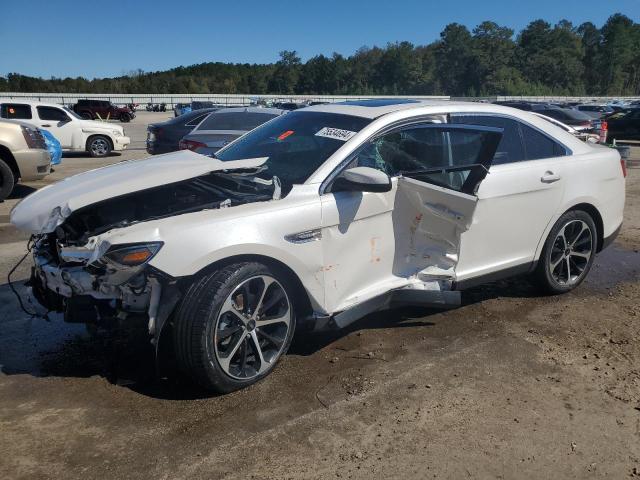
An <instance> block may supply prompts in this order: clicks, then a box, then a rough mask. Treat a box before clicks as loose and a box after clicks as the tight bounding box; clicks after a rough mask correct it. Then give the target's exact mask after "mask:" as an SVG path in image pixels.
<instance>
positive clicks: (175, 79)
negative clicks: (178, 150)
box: [0, 13, 640, 96]
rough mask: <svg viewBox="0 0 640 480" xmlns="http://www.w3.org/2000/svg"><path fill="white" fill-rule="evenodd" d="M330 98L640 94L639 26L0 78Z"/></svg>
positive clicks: (28, 85)
mask: <svg viewBox="0 0 640 480" xmlns="http://www.w3.org/2000/svg"><path fill="white" fill-rule="evenodd" d="M1 91H5V92H45V93H46V92H51V93H55V92H60V93H96V94H98V93H128V94H129V93H130V94H135V93H156V94H166V93H175V94H180V93H182V94H184V93H204V94H206V93H229V94H233V93H245V94H248V93H253V94H307V95H308V94H311V95H312V94H320V95H321V94H327V95H340V94H345V95H346V94H350V95H467V96H485V95H613V96H618V95H619V96H623V95H638V94H640V24H639V23H635V22H634V21H633V20H632V19H630V18H629V17H627V16H625V15H622V14H619V13H618V14H615V15H612V16H611V17H609V19H608V20H607V21H606V22H605V24H604V25H603V26H602V27H601V28H598V27H597V26H596V25H594V24H593V23H591V22H586V23H583V24H582V25H579V26H575V25H573V24H572V23H571V22H570V21H568V20H562V21H560V22H558V23H557V24H556V25H551V24H549V23H548V22H546V21H544V20H535V21H533V22H531V23H530V24H529V25H528V26H527V27H526V28H524V29H523V30H522V31H521V32H519V33H518V34H517V35H516V34H515V32H514V31H513V30H512V29H510V28H508V27H504V26H500V25H498V24H496V23H494V22H490V21H486V22H482V23H481V24H480V25H478V26H477V27H476V28H474V29H473V30H472V31H469V29H468V28H467V27H465V26H464V25H460V24H458V23H451V24H449V25H447V26H446V27H445V28H444V30H443V31H442V32H441V33H440V38H439V39H438V40H436V41H434V42H432V43H430V44H428V45H414V44H412V43H410V42H397V43H390V44H388V45H387V46H386V47H383V48H380V47H373V48H369V47H362V48H360V49H359V50H357V51H356V52H355V53H354V54H353V55H351V56H348V57H346V56H343V55H340V54H338V53H334V54H333V55H332V56H325V55H317V56H314V57H312V58H310V59H309V60H307V61H306V62H302V61H301V59H300V57H299V56H298V54H297V52H296V51H293V50H291V51H283V52H280V60H279V61H278V62H276V63H273V64H239V63H235V64H230V63H220V62H215V63H202V64H199V65H191V66H188V67H182V66H181V67H177V68H173V69H171V70H167V71H161V72H143V71H141V70H139V71H136V72H132V73H130V74H128V75H124V76H120V77H114V78H96V79H93V80H87V79H86V78H83V77H77V78H50V79H43V78H35V77H29V76H25V75H20V74H18V73H10V74H8V75H7V76H6V77H0V92H1Z"/></svg>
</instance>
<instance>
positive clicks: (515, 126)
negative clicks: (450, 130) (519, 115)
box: [451, 115, 526, 165]
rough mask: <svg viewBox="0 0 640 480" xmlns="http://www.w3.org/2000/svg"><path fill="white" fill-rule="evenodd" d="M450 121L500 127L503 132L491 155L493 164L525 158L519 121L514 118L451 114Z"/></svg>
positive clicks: (518, 160)
mask: <svg viewBox="0 0 640 480" xmlns="http://www.w3.org/2000/svg"><path fill="white" fill-rule="evenodd" d="M451 123H461V124H465V125H484V126H486V127H498V128H502V129H503V130H504V132H503V133H502V140H501V141H500V144H499V145H498V150H497V151H496V154H495V155H494V157H493V165H500V164H503V163H513V162H520V161H522V160H525V159H526V155H525V150H524V144H523V142H522V136H521V135H520V128H519V122H517V121H515V120H511V119H509V118H504V117H492V116H489V115H452V116H451Z"/></svg>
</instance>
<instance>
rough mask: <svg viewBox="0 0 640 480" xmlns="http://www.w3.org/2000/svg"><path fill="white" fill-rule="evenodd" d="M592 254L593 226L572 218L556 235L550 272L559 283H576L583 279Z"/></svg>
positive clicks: (550, 260)
mask: <svg viewBox="0 0 640 480" xmlns="http://www.w3.org/2000/svg"><path fill="white" fill-rule="evenodd" d="M592 255H593V234H592V232H591V228H590V227H589V225H587V224H586V223H585V222H583V221H582V220H572V221H570V222H568V223H567V224H565V226H564V227H562V228H561V229H560V231H559V232H558V234H557V235H556V238H555V240H554V242H553V247H552V248H551V256H550V258H549V272H550V273H551V276H552V278H553V279H554V280H555V282H556V283H558V284H559V285H574V284H576V283H577V282H579V281H580V280H581V279H582V277H583V275H584V273H585V271H586V269H587V266H588V265H589V261H590V260H591V256H592Z"/></svg>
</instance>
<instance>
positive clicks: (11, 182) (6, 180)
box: [0, 158, 18, 201]
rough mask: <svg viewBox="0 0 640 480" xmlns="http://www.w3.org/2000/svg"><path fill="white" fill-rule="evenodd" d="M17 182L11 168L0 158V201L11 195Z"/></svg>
mask: <svg viewBox="0 0 640 480" xmlns="http://www.w3.org/2000/svg"><path fill="white" fill-rule="evenodd" d="M17 180H18V179H17V178H16V177H15V175H14V174H13V170H11V167H10V166H9V165H7V163H6V162H4V161H3V160H2V159H1V158H0V201H2V200H4V199H5V198H7V197H8V196H9V195H11V192H12V191H13V187H14V186H15V184H16V182H17Z"/></svg>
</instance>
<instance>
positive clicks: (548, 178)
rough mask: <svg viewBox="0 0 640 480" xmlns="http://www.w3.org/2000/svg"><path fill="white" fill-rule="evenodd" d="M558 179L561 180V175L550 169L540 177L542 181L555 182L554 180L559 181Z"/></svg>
mask: <svg viewBox="0 0 640 480" xmlns="http://www.w3.org/2000/svg"><path fill="white" fill-rule="evenodd" d="M558 180H560V175H556V174H555V173H553V172H552V171H549V170H547V171H546V172H544V175H542V177H540V181H541V182H542V183H553V182H557V181H558Z"/></svg>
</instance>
